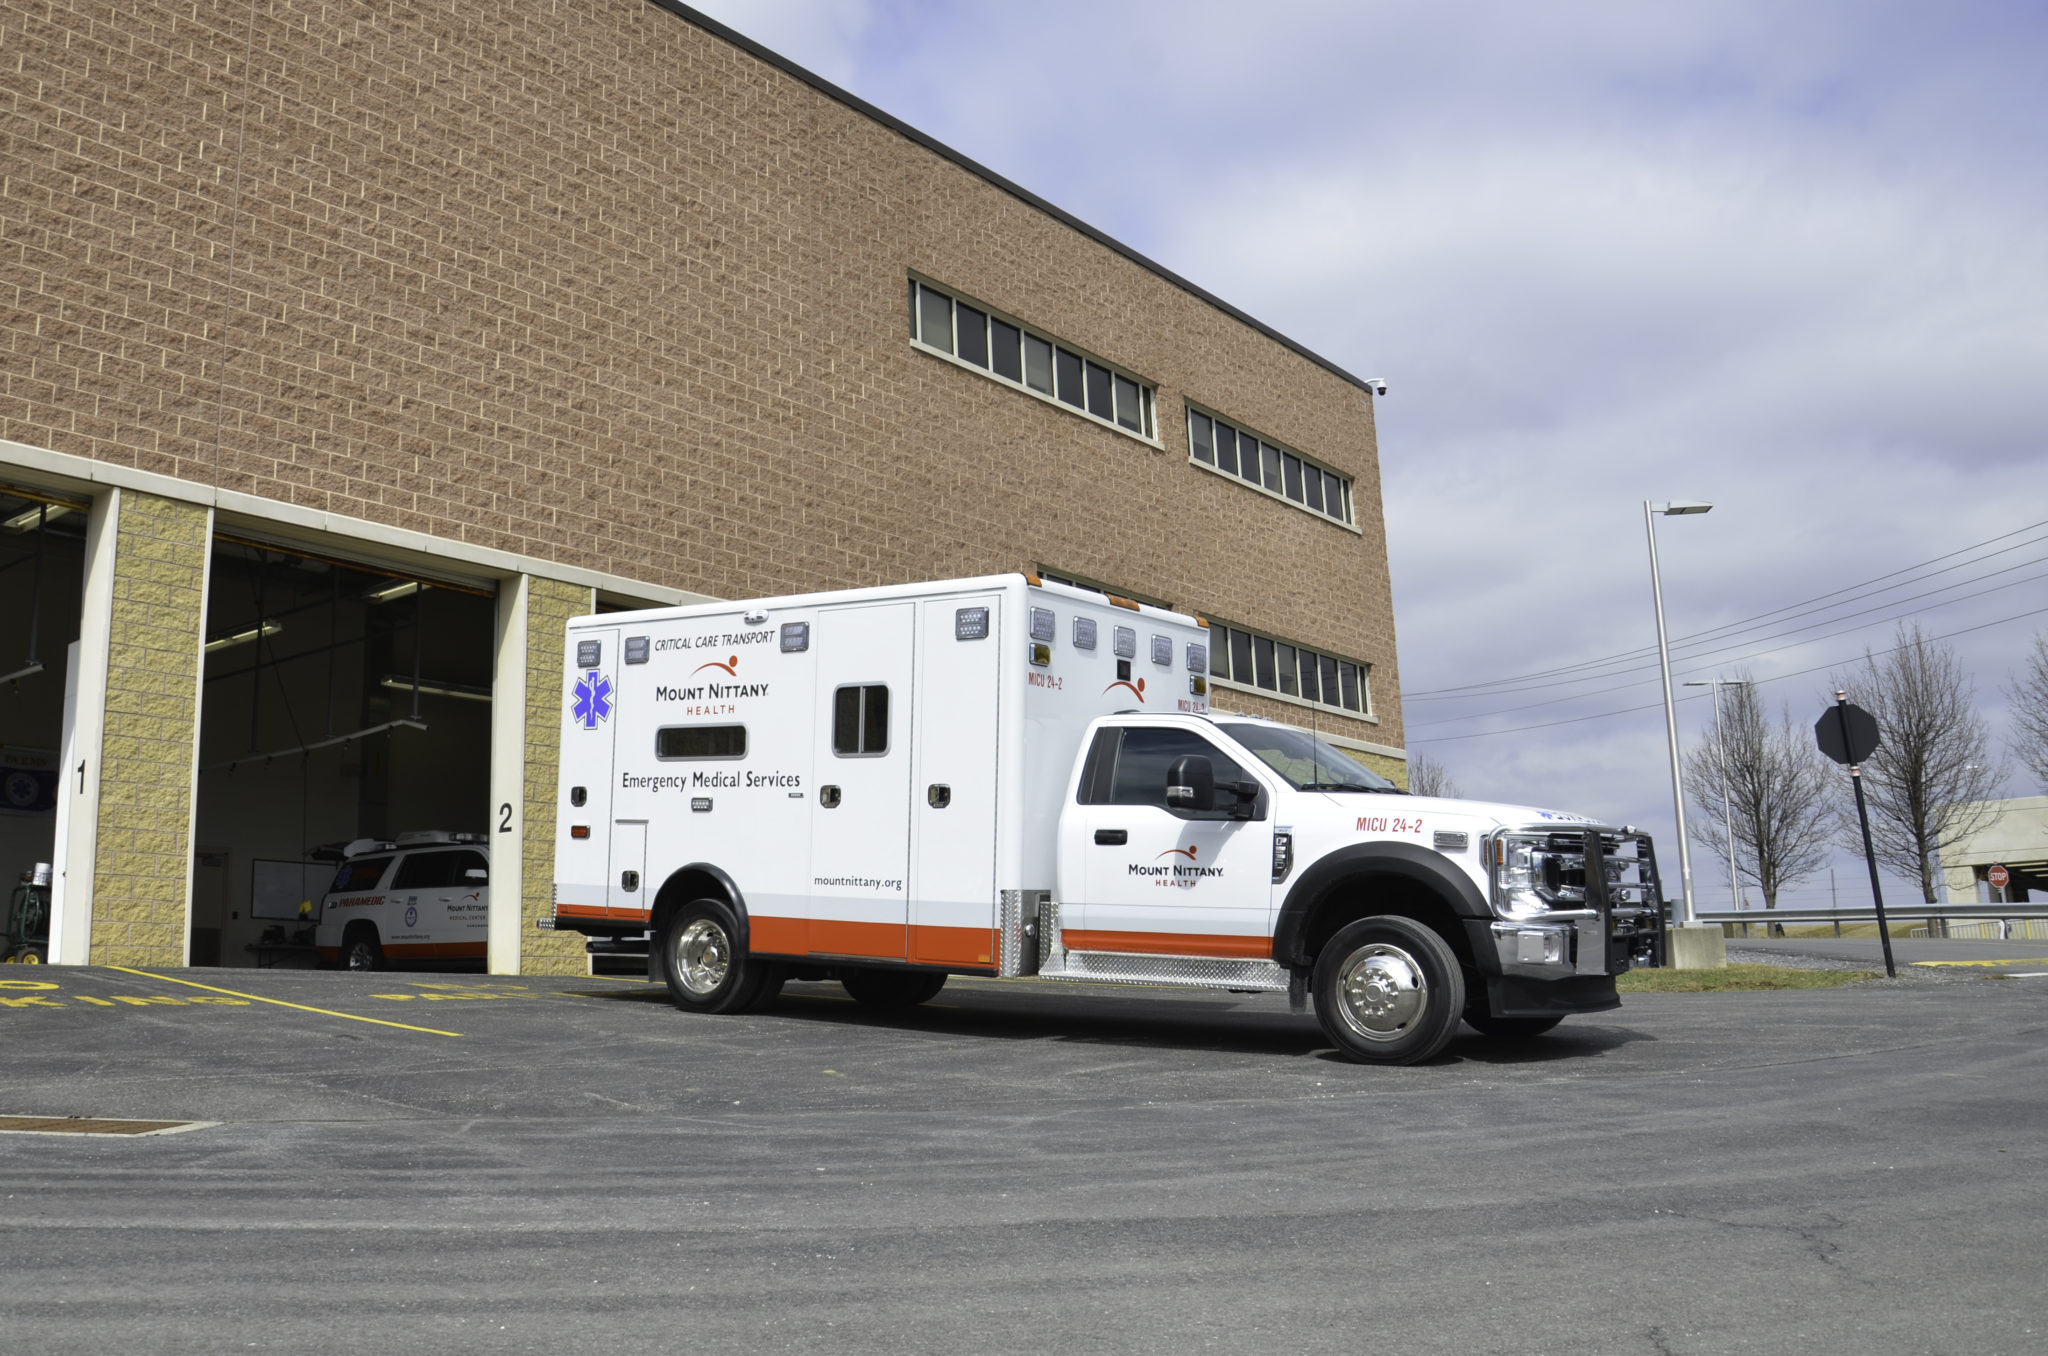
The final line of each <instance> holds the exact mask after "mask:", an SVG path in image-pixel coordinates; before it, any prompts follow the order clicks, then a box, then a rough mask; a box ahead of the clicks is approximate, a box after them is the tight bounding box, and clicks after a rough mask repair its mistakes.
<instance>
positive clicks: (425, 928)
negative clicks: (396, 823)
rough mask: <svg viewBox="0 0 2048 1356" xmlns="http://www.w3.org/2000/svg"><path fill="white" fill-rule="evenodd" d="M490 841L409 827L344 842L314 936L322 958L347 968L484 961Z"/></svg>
mask: <svg viewBox="0 0 2048 1356" xmlns="http://www.w3.org/2000/svg"><path fill="white" fill-rule="evenodd" d="M483 841H484V839H483V835H482V834H479V833H441V832H427V833H402V834H400V835H398V837H397V838H396V839H395V840H392V841H388V842H387V841H380V840H378V839H375V838H358V839H357V840H356V841H355V842H353V843H350V844H349V845H348V846H347V847H345V848H343V849H342V850H341V867H340V869H339V870H337V871H336V872H335V873H334V883H333V884H332V885H330V886H328V887H327V893H326V895H325V896H324V897H323V898H322V899H321V901H320V921H319V923H318V925H317V927H316V929H315V931H314V934H313V942H314V945H316V946H318V947H319V948H320V959H321V960H323V961H326V962H328V963H330V964H339V965H340V966H341V967H342V968H343V969H346V970H381V969H383V968H384V966H385V964H386V963H387V962H390V961H427V960H482V959H484V955H485V952H486V950H487V948H488V944H489V932H490V916H491V888H490V882H491V859H490V853H489V852H488V850H486V849H485V848H484V847H482V846H480V845H481V844H482V842H483Z"/></svg>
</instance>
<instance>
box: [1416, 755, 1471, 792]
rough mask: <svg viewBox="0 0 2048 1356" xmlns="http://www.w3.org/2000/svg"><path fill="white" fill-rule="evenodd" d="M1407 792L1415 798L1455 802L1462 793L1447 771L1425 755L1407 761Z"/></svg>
mask: <svg viewBox="0 0 2048 1356" xmlns="http://www.w3.org/2000/svg"><path fill="white" fill-rule="evenodd" d="M1408 792H1409V794H1410V795H1416V796H1445V797H1448V798H1450V799H1452V800H1456V799H1457V798H1458V797H1459V796H1461V795H1463V794H1464V793H1463V792H1462V791H1460V790H1458V784H1457V783H1456V782H1454V781H1452V780H1451V774H1450V771H1449V769H1447V768H1446V767H1444V765H1443V764H1442V763H1439V762H1438V761H1437V760H1436V759H1434V758H1432V757H1430V756H1429V755H1428V754H1426V753H1418V754H1415V755H1414V756H1413V757H1411V758H1409V760H1408Z"/></svg>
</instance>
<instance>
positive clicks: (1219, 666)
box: [1209, 626, 1230, 678]
mask: <svg viewBox="0 0 2048 1356" xmlns="http://www.w3.org/2000/svg"><path fill="white" fill-rule="evenodd" d="M1209 676H1210V677H1212V678H1228V677H1229V676H1230V630H1229V628H1228V627H1223V626H1217V627H1212V628H1210V631H1209Z"/></svg>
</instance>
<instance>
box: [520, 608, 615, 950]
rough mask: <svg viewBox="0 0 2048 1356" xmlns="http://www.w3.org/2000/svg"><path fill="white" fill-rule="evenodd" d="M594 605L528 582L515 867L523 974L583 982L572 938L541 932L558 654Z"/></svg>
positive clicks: (550, 871)
mask: <svg viewBox="0 0 2048 1356" xmlns="http://www.w3.org/2000/svg"><path fill="white" fill-rule="evenodd" d="M595 603H596V599H595V598H593V597H592V596H591V592H590V590H589V589H587V588H577V587H576V586H575V585H573V584H562V583H558V582H556V581H555V580H552V579H540V578H535V579H533V580H532V581H531V582H530V584H529V586H528V589H527V595H526V808H525V816H524V820H523V822H524V823H525V825H526V846H525V855H526V860H525V861H524V862H522V863H521V864H520V904H519V931H520V940H519V947H520V959H519V970H520V973H521V974H528V975H582V974H588V973H589V971H590V960H589V957H588V956H587V955H585V954H584V950H583V935H582V934H581V933H577V932H542V931H540V930H539V928H538V927H536V926H535V924H536V923H537V922H538V921H539V920H540V919H543V918H552V917H554V913H555V814H556V800H557V796H556V792H557V789H558V788H557V787H556V782H557V780H558V779H559V774H560V771H561V766H562V671H563V665H562V654H563V646H564V645H566V644H567V643H568V627H569V619H570V618H571V617H581V616H587V615H589V613H590V610H591V608H592V607H593V606H594V605H595Z"/></svg>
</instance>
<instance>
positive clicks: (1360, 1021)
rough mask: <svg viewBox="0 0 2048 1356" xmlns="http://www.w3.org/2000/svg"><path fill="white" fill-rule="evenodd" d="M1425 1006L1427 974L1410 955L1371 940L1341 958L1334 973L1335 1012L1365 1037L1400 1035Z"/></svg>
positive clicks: (1392, 1038) (1387, 1038) (1388, 1038)
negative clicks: (1339, 967) (1335, 985)
mask: <svg viewBox="0 0 2048 1356" xmlns="http://www.w3.org/2000/svg"><path fill="white" fill-rule="evenodd" d="M1428 1008H1429V979H1428V977H1427V976H1426V975H1425V974H1424V973H1423V969H1422V966H1421V964H1420V963H1419V962H1418V961H1417V960H1416V959H1415V957H1414V956H1412V955H1410V954H1409V953H1408V952H1406V951H1403V950H1402V949H1401V948H1400V947H1398V946H1390V945H1388V944H1387V943H1385V942H1374V943H1372V944H1371V945H1369V946H1361V947H1360V948H1358V950H1356V951H1354V952H1352V953H1351V954H1350V955H1348V956H1346V957H1345V958H1344V965H1343V968H1342V969H1340V970H1339V971H1338V972H1337V1011H1338V1014H1339V1015H1340V1016H1341V1017H1342V1018H1343V1019H1344V1025H1345V1026H1347V1027H1349V1028H1350V1029H1351V1030H1352V1031H1354V1032H1356V1033H1357V1034H1358V1036H1359V1037H1360V1038H1362V1039H1364V1040H1369V1041H1376V1042H1385V1041H1396V1040H1400V1039H1401V1038H1402V1037H1403V1036H1406V1035H1407V1034H1408V1033H1409V1032H1411V1031H1413V1030H1414V1029H1415V1024H1416V1022H1418V1021H1420V1020H1421V1018H1422V1015H1423V1013H1424V1012H1426V1011H1427V1010H1428Z"/></svg>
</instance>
